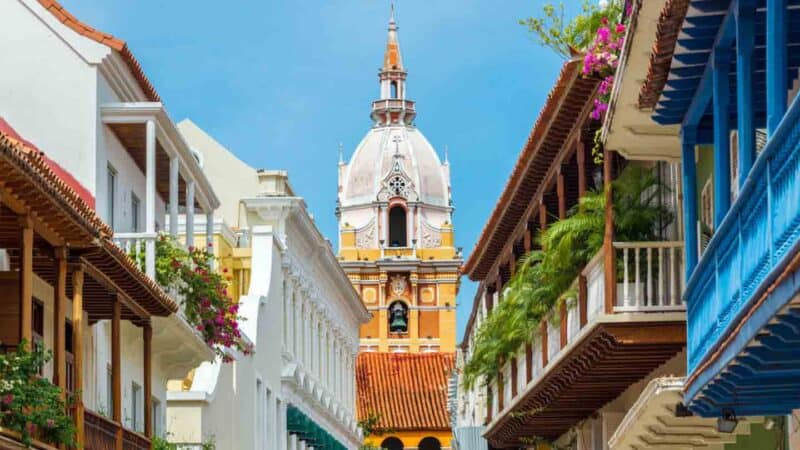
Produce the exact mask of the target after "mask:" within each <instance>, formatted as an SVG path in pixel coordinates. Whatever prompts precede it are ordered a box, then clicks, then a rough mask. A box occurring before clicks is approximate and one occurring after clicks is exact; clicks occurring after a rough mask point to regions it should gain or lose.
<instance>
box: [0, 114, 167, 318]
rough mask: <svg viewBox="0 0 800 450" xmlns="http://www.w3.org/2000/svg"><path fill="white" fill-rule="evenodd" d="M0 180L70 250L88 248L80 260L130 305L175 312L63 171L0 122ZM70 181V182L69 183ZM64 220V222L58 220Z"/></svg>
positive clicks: (160, 312)
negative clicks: (119, 290)
mask: <svg viewBox="0 0 800 450" xmlns="http://www.w3.org/2000/svg"><path fill="white" fill-rule="evenodd" d="M0 122H2V126H3V127H6V128H7V130H2V129H0V179H1V180H3V182H4V183H6V185H5V187H6V188H8V187H14V189H13V190H14V191H15V192H14V197H15V199H16V200H18V201H22V202H23V203H25V204H26V205H27V207H28V208H29V209H30V212H31V213H33V214H36V215H37V216H38V217H40V218H41V219H42V220H43V221H44V222H46V223H47V224H48V226H49V227H50V228H51V229H52V230H53V231H54V232H56V233H57V234H59V235H61V236H62V238H65V240H67V241H70V239H68V238H71V239H74V240H75V242H68V244H69V245H71V246H73V245H72V244H77V245H74V247H76V248H80V247H87V246H88V247H93V248H95V250H96V251H94V252H88V251H87V252H85V254H84V255H83V258H84V259H86V260H88V261H90V262H91V263H92V264H94V265H95V266H97V267H102V268H103V269H102V270H103V271H106V272H107V273H106V275H107V276H108V277H109V278H111V279H112V280H114V282H115V283H117V284H118V285H120V286H126V288H127V289H128V291H127V292H126V293H127V294H129V295H130V296H131V298H134V299H135V300H134V301H135V302H137V303H139V304H140V305H141V306H143V307H144V308H145V309H146V310H147V311H148V312H149V313H150V314H153V315H158V316H166V315H169V314H171V313H174V312H177V311H178V305H177V304H176V303H175V302H174V301H173V300H172V299H171V298H170V297H169V296H168V295H167V294H166V293H165V292H164V291H163V290H162V289H161V288H160V287H159V286H158V284H157V283H156V282H155V281H154V280H153V279H152V278H150V277H149V276H147V275H146V274H144V273H143V272H142V271H141V270H140V269H139V267H138V265H137V263H136V262H135V261H134V260H133V259H131V257H130V256H128V255H127V254H126V253H125V252H124V251H123V250H122V249H121V248H119V247H118V246H117V245H116V244H114V243H113V242H112V241H111V237H112V236H113V231H112V229H111V227H109V226H108V225H107V224H106V223H105V222H103V221H102V219H100V217H99V216H98V215H97V212H96V211H95V210H94V208H93V207H91V206H90V205H89V204H88V203H87V202H86V201H85V200H84V199H83V197H82V196H81V195H80V194H79V193H78V192H76V190H75V189H74V187H73V184H74V183H77V180H75V178H74V177H72V175H70V174H69V173H68V172H66V171H65V170H64V169H62V168H60V167H58V169H59V170H60V171H61V172H62V173H63V174H66V175H67V179H65V178H63V177H62V174H61V173H59V172H58V171H56V170H54V169H53V165H52V164H55V163H52V162H51V161H50V160H49V159H47V158H45V156H44V153H42V152H41V151H40V150H38V149H37V148H35V147H33V146H30V145H28V144H29V143H28V141H26V140H24V139H22V138H20V137H19V135H18V134H17V133H16V132H15V131H14V130H13V128H11V126H10V125H8V123H6V122H5V121H4V120H2V118H0ZM70 180H71V181H70ZM64 218H68V220H64Z"/></svg>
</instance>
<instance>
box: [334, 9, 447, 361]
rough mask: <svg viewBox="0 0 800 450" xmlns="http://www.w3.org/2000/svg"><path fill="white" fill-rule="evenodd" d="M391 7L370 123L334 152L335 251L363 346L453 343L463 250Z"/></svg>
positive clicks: (390, 348) (410, 349)
mask: <svg viewBox="0 0 800 450" xmlns="http://www.w3.org/2000/svg"><path fill="white" fill-rule="evenodd" d="M406 76H407V72H406V70H405V68H404V66H403V61H402V58H401V55H400V45H399V42H398V36H397V24H396V23H395V20H394V14H392V18H391V19H390V21H389V33H388V42H387V45H386V52H385V56H384V59H383V66H382V68H381V70H380V72H379V75H378V80H379V83H380V95H379V98H378V99H377V100H375V101H374V102H372V112H371V118H372V120H373V126H372V128H371V129H370V130H369V132H367V135H366V136H365V137H364V139H363V140H362V141H361V143H360V144H359V145H358V147H357V148H356V150H355V152H354V153H353V155H352V157H351V158H350V161H349V162H347V163H346V162H345V161H344V159H343V158H342V157H340V161H339V192H338V201H337V203H338V206H337V216H338V218H339V230H340V233H339V259H340V264H341V265H342V267H343V268H344V269H345V271H346V272H347V274H348V275H349V276H350V280H351V281H352V283H353V286H355V288H356V290H357V291H358V292H359V293H360V294H361V298H362V300H363V301H364V305H365V306H366V307H367V309H368V310H369V311H370V312H371V313H372V316H373V317H372V320H371V321H370V322H369V323H368V324H366V325H364V326H363V327H362V328H361V351H362V352H391V353H434V352H447V353H450V352H455V345H456V292H457V291H458V270H459V267H460V266H461V263H462V259H461V253H460V251H459V249H457V248H456V247H455V244H454V236H453V224H452V213H453V205H452V200H451V192H450V168H449V163H448V161H447V157H446V156H445V160H444V162H442V161H441V160H440V159H439V156H438V154H437V152H436V150H435V149H434V148H433V146H432V145H431V144H430V143H429V142H428V140H427V139H426V138H425V136H424V135H423V134H422V133H421V132H420V131H419V129H418V128H417V127H416V126H415V125H414V119H415V118H416V107H415V103H414V102H413V101H412V100H409V99H408V98H407V97H406Z"/></svg>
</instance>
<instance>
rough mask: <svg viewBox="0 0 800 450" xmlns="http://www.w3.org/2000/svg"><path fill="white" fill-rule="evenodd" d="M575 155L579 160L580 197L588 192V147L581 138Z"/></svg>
mask: <svg viewBox="0 0 800 450" xmlns="http://www.w3.org/2000/svg"><path fill="white" fill-rule="evenodd" d="M575 155H576V159H577V160H578V197H579V198H580V197H583V194H585V193H586V148H585V146H584V145H583V142H582V141H581V140H580V138H579V139H578V144H577V148H576V149H575Z"/></svg>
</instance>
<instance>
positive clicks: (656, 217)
mask: <svg viewBox="0 0 800 450" xmlns="http://www.w3.org/2000/svg"><path fill="white" fill-rule="evenodd" d="M664 189H666V188H665V187H664V186H663V185H661V184H660V183H659V181H658V177H657V176H656V172H655V169H648V168H643V167H640V166H628V167H626V168H625V170H623V171H622V173H621V174H620V175H619V177H617V179H616V180H615V181H614V182H613V189H612V192H613V198H614V229H615V234H616V239H617V240H621V241H647V240H654V239H656V237H657V236H658V235H660V234H661V231H662V230H661V228H663V227H664V226H665V225H666V224H668V223H670V222H671V221H672V215H671V213H670V212H669V210H668V209H667V208H665V207H664V206H663V205H661V204H660V203H659V201H658V200H659V198H660V195H661V193H663V192H664ZM605 205H606V201H605V193H604V192H598V191H590V192H587V193H586V194H585V195H584V196H583V197H582V198H581V199H580V201H579V203H578V205H576V206H575V207H573V208H571V209H570V211H569V212H568V215H567V218H565V219H563V220H558V221H556V222H554V223H552V224H550V226H549V227H548V228H547V230H546V231H545V232H544V233H540V234H539V235H538V236H536V242H537V243H538V244H539V246H540V247H541V248H542V250H533V251H531V252H530V253H528V254H527V255H525V256H523V257H522V258H520V260H519V262H518V263H517V267H516V271H515V272H514V276H513V277H511V279H510V280H509V282H508V283H507V284H506V286H504V289H503V292H502V293H501V295H502V296H503V301H502V302H500V303H499V304H498V305H497V306H496V307H495V308H494V309H493V310H492V313H491V314H490V315H489V317H487V318H486V320H485V321H484V322H483V323H482V324H481V326H480V327H479V328H478V330H477V333H476V337H475V345H474V346H473V353H472V355H471V356H470V358H469V360H468V361H467V363H466V365H465V367H464V384H465V387H467V388H472V387H473V386H474V385H475V383H477V382H478V381H479V380H480V381H482V382H483V383H484V384H489V383H491V382H492V380H493V379H494V377H495V376H496V374H497V373H498V371H499V369H500V367H501V365H502V362H503V361H506V360H508V359H510V358H512V357H513V356H514V355H515V354H516V353H517V352H518V351H519V350H520V348H521V347H522V346H523V345H524V344H525V343H526V342H528V341H530V339H531V336H532V335H534V334H535V333H538V332H539V323H541V321H542V319H544V318H546V317H548V315H549V314H551V312H552V311H553V308H554V307H555V306H556V305H558V304H559V303H560V302H563V301H566V299H568V298H570V297H571V296H574V291H573V289H572V285H573V282H574V281H575V278H576V277H577V276H578V274H579V272H580V270H581V269H582V268H583V267H584V266H585V265H586V264H587V263H588V262H589V260H590V259H591V258H592V257H594V255H596V254H597V252H598V251H599V250H600V249H601V247H602V245H603V236H604V230H605Z"/></svg>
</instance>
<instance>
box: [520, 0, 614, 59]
mask: <svg viewBox="0 0 800 450" xmlns="http://www.w3.org/2000/svg"><path fill="white" fill-rule="evenodd" d="M621 13H622V1H621V0H612V1H610V2H602V3H600V4H596V3H594V2H592V1H589V0H584V1H583V4H582V5H581V13H580V14H577V15H576V16H575V17H573V18H572V19H569V20H567V19H566V11H565V6H564V3H563V2H561V3H559V4H558V5H555V4H553V3H546V4H544V5H543V6H542V15H541V16H539V17H529V18H527V19H522V20H520V21H519V23H520V25H523V26H525V27H527V28H528V31H529V32H531V33H532V34H533V36H534V39H536V41H537V43H538V44H539V45H541V46H543V47H547V48H550V49H551V50H553V51H554V52H556V54H558V55H560V56H562V57H563V58H565V59H570V58H572V57H574V56H575V55H576V54H578V53H580V52H582V51H584V50H585V49H586V48H588V47H589V46H590V45H591V43H592V42H593V40H594V38H595V35H596V33H597V30H598V29H599V28H600V27H601V26H602V20H603V18H605V17H617V16H619V15H621Z"/></svg>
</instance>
